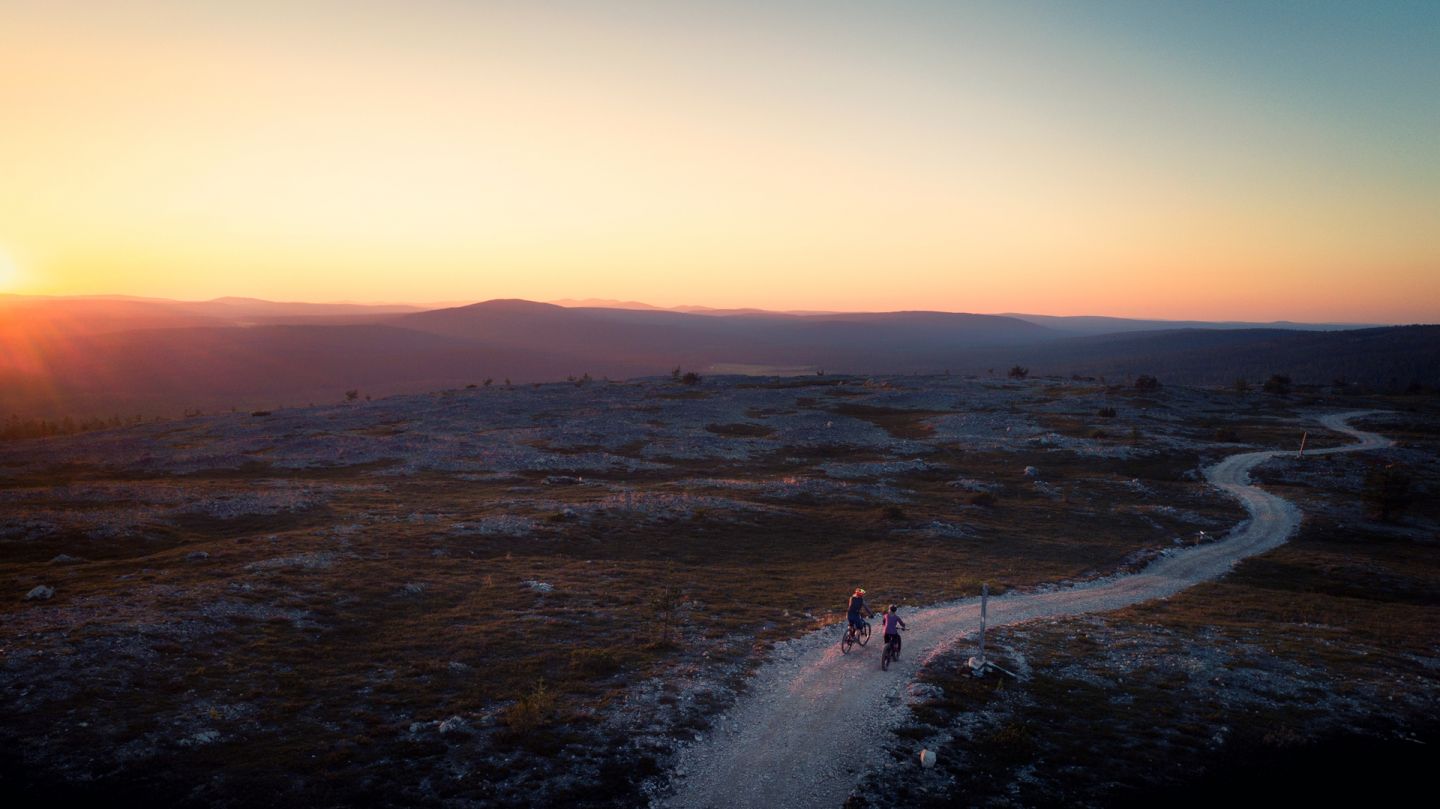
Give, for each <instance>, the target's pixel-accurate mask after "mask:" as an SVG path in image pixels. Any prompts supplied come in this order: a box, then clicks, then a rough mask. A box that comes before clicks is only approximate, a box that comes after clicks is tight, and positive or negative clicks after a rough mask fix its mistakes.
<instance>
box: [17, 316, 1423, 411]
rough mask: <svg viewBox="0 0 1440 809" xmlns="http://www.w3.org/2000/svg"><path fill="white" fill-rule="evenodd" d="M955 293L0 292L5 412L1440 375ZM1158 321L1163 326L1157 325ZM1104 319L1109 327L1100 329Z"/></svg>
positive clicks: (1329, 334)
mask: <svg viewBox="0 0 1440 809" xmlns="http://www.w3.org/2000/svg"><path fill="white" fill-rule="evenodd" d="M1038 319H1039V320H1040V321H1041V322H1040V323H1036V322H1032V320H1030V319H1027V318H1025V317H1019V316H1006V315H981V314H967V313H954V312H924V311H913V312H851V313H824V314H786V313H778V312H741V313H730V314H718V313H715V312H707V313H704V314H701V313H695V312H685V311H675V310H667V309H658V308H644V309H637V308H616V307H600V306H594V307H580V306H577V307H565V306H559V305H556V304H551V303H538V302H535V301H527V300H493V301H485V302H482V303H475V304H468V305H464V306H457V307H450V308H441V309H431V310H416V309H414V308H412V307H403V306H365V305H356V304H288V303H273V302H269V301H260V300H255V299H241V298H221V299H216V300H213V301H203V302H175V301H157V300H153V299H134V298H111V299H102V298H80V299H63V298H61V299H54V298H51V299H44V298H39V299H37V298H24V297H19V296H0V417H5V416H8V415H9V414H11V413H14V414H18V415H22V416H26V417H47V416H55V415H59V414H66V415H77V416H90V415H100V416H110V415H117V414H127V415H128V414H133V413H140V414H145V415H150V414H166V415H168V414H175V413H179V412H181V411H183V410H188V409H195V408H201V409H209V410H213V409H218V408H229V407H237V408H251V407H258V408H269V407H275V406H280V405H286V404H304V403H309V402H312V401H313V402H321V401H332V400H335V399H337V398H339V397H340V396H342V395H343V393H344V392H345V391H347V390H360V391H361V392H363V393H365V394H370V395H385V394H390V393H401V392H417V391H424V390H433V389H437V388H445V387H457V386H462V385H467V384H481V383H483V382H484V380H485V379H487V378H488V379H492V380H494V381H496V382H499V381H501V380H504V379H506V378H509V379H510V380H511V381H512V382H516V383H522V382H541V381H554V380H557V379H563V378H566V377H581V376H584V375H586V374H588V375H590V376H592V377H594V378H600V377H610V378H615V379H621V378H628V377H635V376H646V375H658V374H667V373H669V372H670V371H672V370H673V369H674V368H676V367H681V368H683V369H685V370H695V371H699V372H700V373H702V374H709V373H712V369H722V370H730V371H733V370H737V369H738V370H743V371H745V372H749V373H765V372H770V370H771V369H774V370H779V369H783V371H784V372H786V373H796V372H799V373H817V372H821V371H826V372H834V373H866V374H905V373H939V372H946V371H948V372H951V373H960V374H982V375H985V374H995V375H1001V376H1003V375H1004V374H1005V372H1006V371H1007V370H1008V369H1009V368H1010V367H1011V366H1012V365H1021V366H1024V367H1026V368H1028V369H1029V370H1030V372H1031V373H1032V374H1036V375H1041V374H1063V375H1072V374H1080V375H1085V376H1096V377H1101V376H1103V377H1105V378H1107V379H1109V380H1115V381H1123V380H1125V379H1127V378H1130V377H1133V376H1135V375H1138V374H1142V373H1145V374H1152V375H1156V376H1159V377H1160V378H1161V379H1162V380H1163V381H1166V382H1171V383H1180V384H1187V383H1188V384H1230V383H1232V382H1233V381H1234V380H1235V379H1236V378H1246V379H1248V380H1249V381H1251V382H1254V383H1258V382H1260V381H1262V380H1264V379H1265V378H1267V377H1268V376H1270V375H1271V374H1275V373H1282V374H1288V375H1289V376H1291V377H1292V378H1294V379H1295V380H1296V381H1297V382H1322V383H1329V382H1331V381H1332V380H1335V379H1341V378H1343V379H1345V380H1347V381H1349V382H1357V383H1363V384H1365V385H1368V386H1372V387H1397V386H1398V387H1404V386H1407V385H1409V384H1411V383H1412V382H1418V383H1420V384H1423V385H1427V386H1440V326H1406V327H1395V326H1392V327H1378V328H1369V329H1353V328H1351V329H1346V330H1313V329H1312V330H1301V329H1297V328H1285V329H1277V328H1240V327H1239V325H1238V324H1225V325H1223V326H1216V325H1213V324H1206V325H1205V327H1197V328H1173V325H1174V324H1168V323H1165V322H1164V321H1125V320H1121V319H1114V318H1049V317H1042V318H1038ZM1161 326H1171V328H1160V327H1161ZM1101 328H1108V329H1113V330H1112V331H1109V332H1104V333H1094V330H1096V329H1101Z"/></svg>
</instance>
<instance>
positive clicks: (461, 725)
mask: <svg viewBox="0 0 1440 809" xmlns="http://www.w3.org/2000/svg"><path fill="white" fill-rule="evenodd" d="M469 731H470V725H469V723H467V722H466V721H465V720H464V719H463V718H461V717H459V716H452V717H450V718H449V719H446V720H445V721H444V722H441V723H440V733H441V734H442V735H449V734H454V733H468V732H469Z"/></svg>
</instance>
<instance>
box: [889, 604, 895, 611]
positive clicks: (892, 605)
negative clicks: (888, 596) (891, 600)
mask: <svg viewBox="0 0 1440 809" xmlns="http://www.w3.org/2000/svg"><path fill="white" fill-rule="evenodd" d="M895 609H896V608H895V605H894V604H891V605H890V612H894V611H895Z"/></svg>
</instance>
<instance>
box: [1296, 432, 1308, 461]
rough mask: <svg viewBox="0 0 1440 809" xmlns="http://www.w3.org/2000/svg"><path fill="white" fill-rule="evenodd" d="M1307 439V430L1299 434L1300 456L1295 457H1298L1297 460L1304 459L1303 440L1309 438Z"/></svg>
mask: <svg viewBox="0 0 1440 809" xmlns="http://www.w3.org/2000/svg"><path fill="white" fill-rule="evenodd" d="M1309 437H1310V431H1308V430H1307V431H1305V432H1303V433H1301V434H1300V454H1299V455H1298V456H1296V457H1299V458H1304V457H1305V440H1306V439H1307V438H1309Z"/></svg>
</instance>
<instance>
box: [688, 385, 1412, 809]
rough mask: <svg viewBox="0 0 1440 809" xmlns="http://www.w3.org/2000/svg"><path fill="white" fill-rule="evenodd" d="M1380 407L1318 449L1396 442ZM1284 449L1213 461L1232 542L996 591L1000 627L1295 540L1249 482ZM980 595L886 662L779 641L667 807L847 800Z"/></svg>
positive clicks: (1124, 597)
mask: <svg viewBox="0 0 1440 809" xmlns="http://www.w3.org/2000/svg"><path fill="white" fill-rule="evenodd" d="M1362 415H1368V413H1358V412H1357V413H1344V414H1335V415H1329V416H1325V417H1322V418H1321V419H1320V422H1321V424H1323V425H1324V426H1325V427H1327V428H1329V429H1332V430H1336V431H1339V432H1342V433H1345V434H1348V435H1350V436H1353V437H1354V438H1356V439H1358V443H1355V444H1350V445H1346V446H1343V447H1333V448H1329V449H1319V450H1313V451H1311V453H1310V454H1316V455H1319V454H1328V453H1332V452H1352V451H1357V450H1370V449H1379V448H1382V447H1386V446H1390V444H1391V442H1390V441H1389V440H1388V439H1386V438H1384V437H1382V436H1379V435H1375V434H1372V433H1366V432H1362V431H1360V430H1356V429H1354V428H1351V427H1349V426H1348V425H1347V424H1346V423H1345V422H1346V421H1347V420H1349V419H1352V418H1357V417H1359V416H1362ZM1282 454H1289V453H1288V452H1286V453H1281V452H1249V453H1243V454H1239V455H1233V456H1230V457H1229V458H1226V459H1224V460H1222V461H1220V462H1219V463H1217V464H1215V465H1214V466H1211V467H1209V468H1207V469H1206V470H1205V476H1206V479H1207V480H1208V481H1209V482H1210V483H1211V484H1212V485H1214V486H1215V487H1217V488H1219V489H1221V490H1223V491H1225V492H1228V493H1229V494H1230V495H1232V496H1233V497H1235V498H1236V499H1238V500H1239V501H1240V502H1241V503H1242V504H1243V505H1244V506H1245V508H1246V510H1247V511H1248V512H1249V513H1250V519H1249V520H1247V521H1245V522H1243V523H1241V524H1240V525H1238V526H1236V527H1235V528H1234V529H1233V530H1232V531H1231V532H1230V534H1229V536H1227V537H1226V538H1225V539H1224V540H1223V541H1220V542H1215V543H1211V544H1208V545H1201V546H1198V547H1194V548H1189V549H1185V550H1175V551H1171V552H1168V553H1166V554H1165V555H1163V556H1161V558H1159V559H1158V560H1156V561H1155V562H1153V563H1152V564H1150V565H1148V566H1147V567H1145V568H1144V569H1143V570H1141V571H1140V572H1138V573H1135V574H1133V575H1123V576H1116V577H1112V578H1109V579H1102V580H1099V581H1094V582H1088V583H1086V584H1083V585H1078V586H1075V587H1071V588H1067V589H1060V590H1050V591H1047V592H1034V593H1017V594H1010V595H1006V596H1002V597H998V598H993V599H991V601H990V605H989V623H990V625H991V626H1003V625H1006V624H1015V623H1020V622H1023V621H1029V620H1033V619H1036V618H1048V617H1059V616H1067V615H1077V614H1080V613H1088V612H1103V611H1107V610H1114V609H1119V608H1121V607H1126V606H1129V605H1131V604H1135V603H1137V602H1141V601H1148V600H1151V599H1155V598H1165V597H1168V596H1170V595H1173V594H1175V593H1177V592H1179V591H1181V590H1183V589H1185V588H1187V587H1190V586H1192V585H1194V584H1196V583H1198V582H1201V581H1205V580H1208V579H1213V578H1217V577H1219V576H1222V575H1224V574H1225V573H1226V572H1227V571H1229V570H1230V569H1231V567H1232V566H1233V565H1234V564H1235V563H1236V562H1237V561H1239V560H1240V559H1243V558H1245V557H1248V556H1253V555H1255V554H1258V553H1263V552H1265V551H1268V550H1270V549H1272V548H1275V547H1276V546H1278V545H1280V544H1282V543H1284V542H1285V540H1286V539H1287V538H1288V537H1289V536H1290V535H1291V534H1292V533H1293V532H1294V531H1295V529H1296V528H1297V527H1298V526H1299V524H1300V514H1299V511H1298V510H1297V509H1296V508H1295V507H1294V506H1293V505H1291V504H1290V503H1288V502H1286V501H1285V500H1282V499H1281V498H1279V497H1276V496H1275V495H1272V494H1269V493H1267V492H1264V491H1262V490H1260V489H1259V488H1256V487H1255V486H1252V485H1249V479H1250V470H1251V469H1253V468H1254V467H1255V466H1256V465H1258V464H1260V463H1263V462H1264V461H1266V460H1268V459H1270V458H1272V457H1275V456H1277V455H1282ZM979 612H980V605H979V601H978V599H967V600H964V601H960V602H955V603H951V604H944V605H940V606H936V607H931V608H927V609H922V610H918V611H913V612H907V613H905V614H904V617H905V619H906V622H907V624H908V625H909V626H910V627H911V629H910V631H909V632H907V633H906V634H905V638H904V641H905V644H904V648H905V652H904V657H903V658H902V659H901V660H900V661H899V662H898V663H897V664H894V665H892V666H891V669H890V671H888V672H882V671H880V665H879V657H880V639H879V636H878V634H877V635H876V636H875V638H874V640H875V642H874V643H871V644H869V645H868V646H865V647H856V648H855V649H854V650H853V651H851V653H850V654H848V655H846V654H842V653H841V651H840V647H839V644H838V640H839V638H840V632H841V627H840V626H833V627H829V628H827V629H824V630H820V631H818V632H815V633H812V634H810V635H807V636H805V637H803V638H798V639H796V640H792V641H789V642H786V643H782V644H778V645H777V646H776V648H775V651H774V653H773V654H772V655H771V657H770V659H769V660H768V661H767V662H766V663H765V664H764V665H763V666H762V667H761V668H760V669H759V670H758V671H757V672H756V674H755V677H754V679H753V680H752V682H751V683H750V687H749V690H748V692H747V693H746V695H745V696H744V698H742V699H741V700H740V702H739V703H738V704H737V705H736V706H735V707H734V708H733V709H732V710H731V711H729V712H728V713H727V714H726V715H725V716H723V717H721V718H720V719H719V720H717V721H716V723H715V725H714V728H713V730H712V732H711V734H710V735H709V736H708V737H701V738H698V739H697V741H696V742H695V743H694V744H692V745H690V746H689V747H687V748H686V749H684V750H682V751H681V752H680V754H679V755H678V756H677V760H678V762H679V763H678V764H677V766H676V769H675V771H674V772H673V773H672V778H671V787H672V789H673V794H672V795H670V796H669V797H668V798H666V799H664V800H662V801H661V805H662V806H666V807H688V808H689V809H702V808H705V807H724V808H725V809H740V808H742V807H771V806H791V807H834V806H840V805H841V804H842V803H843V802H844V801H845V799H846V796H848V795H849V794H850V792H851V791H852V789H853V788H854V786H855V784H856V783H857V782H858V781H859V779H860V777H861V776H862V775H863V774H864V772H865V770H866V769H867V760H866V751H867V750H868V749H869V748H870V743H871V742H872V741H873V740H875V739H877V738H879V737H881V736H882V735H884V734H886V733H887V732H888V731H889V729H890V728H891V727H892V726H894V725H895V724H896V723H897V722H899V721H900V720H902V719H903V718H904V716H905V711H906V709H905V705H906V701H907V696H908V694H909V690H908V689H909V686H910V683H911V681H912V680H913V679H914V677H915V675H916V673H917V672H918V670H919V669H920V668H921V667H922V666H923V665H925V663H926V661H927V660H928V659H930V658H931V657H933V656H935V655H937V654H939V653H940V652H941V651H943V650H945V649H946V648H948V647H950V646H952V645H953V644H954V643H956V642H957V641H959V640H960V639H962V638H964V637H965V636H967V635H969V634H972V633H974V632H975V631H976V630H977V629H978V626H979Z"/></svg>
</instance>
